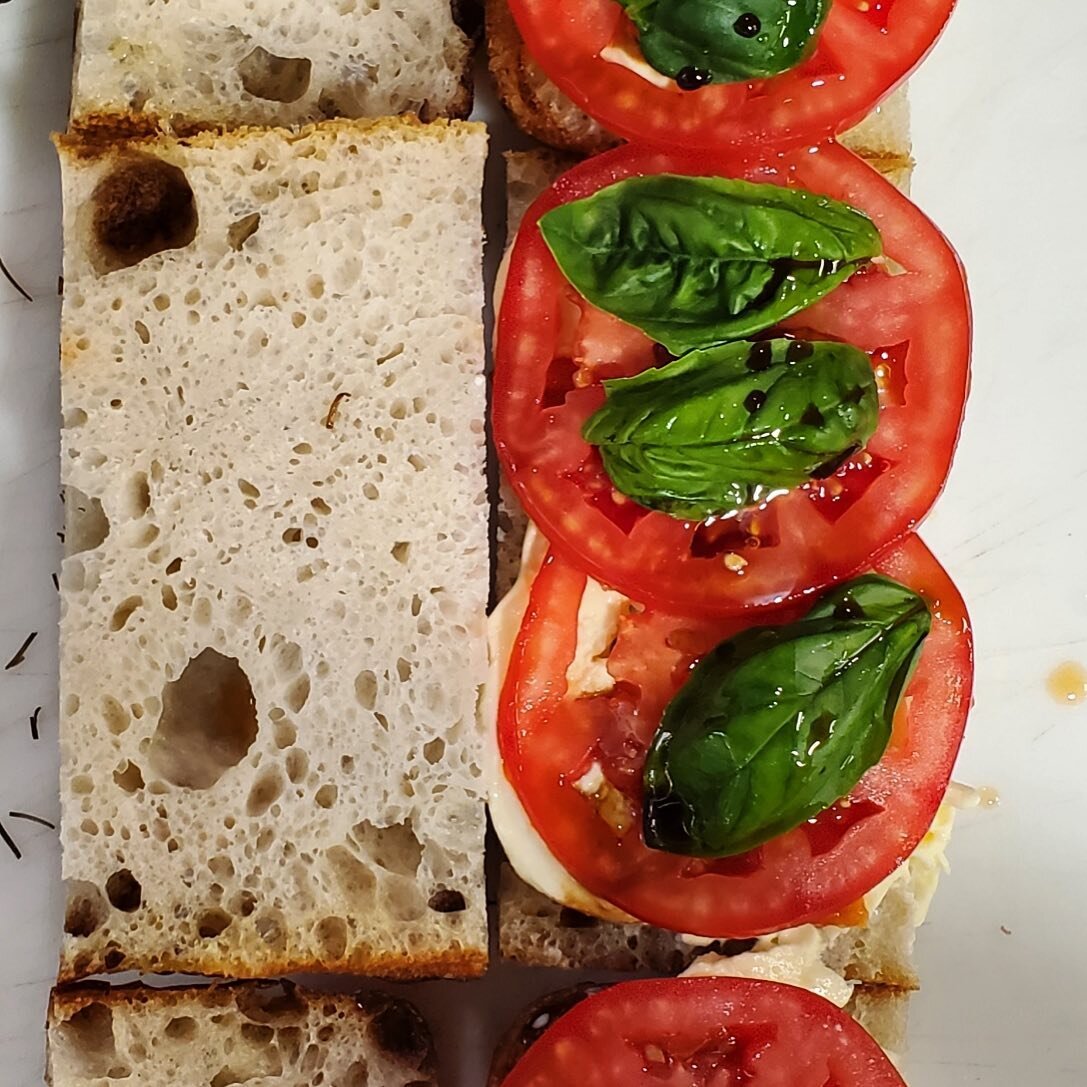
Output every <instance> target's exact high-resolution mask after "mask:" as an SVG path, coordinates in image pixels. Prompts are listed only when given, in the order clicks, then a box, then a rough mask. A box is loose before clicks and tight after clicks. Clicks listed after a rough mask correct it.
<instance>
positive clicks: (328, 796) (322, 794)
mask: <svg viewBox="0 0 1087 1087" xmlns="http://www.w3.org/2000/svg"><path fill="white" fill-rule="evenodd" d="M338 795H339V789H337V788H336V786H335V785H322V786H321V787H320V788H319V789H318V790H317V795H316V796H315V797H314V800H316V801H317V807H319V808H331V807H332V805H333V804H335V803H336V797H337V796H338Z"/></svg>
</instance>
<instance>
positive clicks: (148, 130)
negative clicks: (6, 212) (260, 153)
mask: <svg viewBox="0 0 1087 1087" xmlns="http://www.w3.org/2000/svg"><path fill="white" fill-rule="evenodd" d="M277 131H278V132H280V133H282V135H283V137H284V139H286V140H287V141H288V142H296V141H299V140H304V139H307V138H309V137H311V136H314V135H322V134H325V135H328V136H329V137H330V138H331V137H332V136H333V135H335V134H336V133H339V132H354V133H358V134H359V135H360V136H362V135H366V136H370V137H372V136H373V135H374V133H381V132H383V131H388V132H395V133H396V134H397V135H400V136H407V137H409V138H411V137H415V136H424V135H425V136H427V137H428V138H429V137H432V136H433V135H434V134H435V133H438V132H440V133H442V135H443V137H444V136H445V135H457V134H464V133H467V132H482V133H486V131H487V126H486V125H484V124H482V123H481V122H479V121H457V120H453V121H451V120H447V119H445V118H439V119H437V120H434V121H421V120H420V119H419V118H418V117H416V116H415V114H413V113H405V114H402V115H400V116H399V117H377V118H357V119H349V118H336V119H334V120H330V121H316V122H314V123H313V124H309V125H303V126H302V127H300V128H280V129H270V128H260V127H255V126H243V127H241V128H235V129H230V130H227V129H225V128H224V127H222V126H220V125H202V126H192V127H190V128H187V129H185V130H184V131H178V130H177V129H174V128H172V127H170V126H168V125H167V124H166V123H165V122H164V121H162V120H161V119H159V118H157V117H154V116H152V115H150V114H141V113H95V114H90V115H87V116H84V117H80V118H79V119H78V120H77V121H73V123H72V124H71V126H70V127H69V129H68V131H67V132H60V133H55V134H54V135H53V143H54V144H55V145H56V147H57V150H58V151H59V152H60V153H61V154H63V155H67V156H70V157H71V158H74V159H96V158H101V157H103V156H106V155H110V154H116V153H118V152H119V151H121V150H132V149H137V148H139V147H141V146H143V145H146V144H152V143H159V142H161V141H167V142H175V141H176V142H177V143H180V144H181V145H182V146H185V147H213V146H214V147H218V148H232V147H237V146H240V145H243V144H244V143H245V142H246V141H247V140H250V139H263V138H264V137H266V136H267V135H268V133H269V132H277Z"/></svg>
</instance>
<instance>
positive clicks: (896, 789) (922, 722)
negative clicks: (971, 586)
mask: <svg viewBox="0 0 1087 1087" xmlns="http://www.w3.org/2000/svg"><path fill="white" fill-rule="evenodd" d="M875 569H876V570H878V571H879V572H880V573H883V574H886V575H888V576H889V577H892V578H895V579H896V580H898V581H900V582H901V583H902V584H905V585H908V586H910V587H911V588H913V589H914V590H916V591H917V592H919V593H921V594H922V595H923V596H924V597H925V599H926V600H927V601H928V603H929V605H930V608H931V610H932V613H933V625H932V631H931V633H930V634H929V636H928V638H927V639H926V641H925V644H924V648H923V650H922V653H921V659H920V662H919V664H918V667H917V670H916V672H915V673H914V676H913V679H912V680H911V681H910V684H909V686H908V687H907V689H906V692H905V695H904V697H903V700H902V702H901V704H900V706H899V712H898V715H897V717H896V719H895V728H894V734H893V736H892V739H891V743H890V746H889V748H888V750H887V752H886V754H885V755H884V756H883V759H882V760H881V761H880V762H879V763H878V764H877V765H876V766H874V767H872V769H871V770H869V771H868V773H867V774H865V775H864V777H863V778H861V780H860V782H859V783H858V785H857V787H856V788H855V789H854V790H853V792H852V793H851V794H850V796H849V797H848V798H847V800H845V801H842V802H841V803H839V804H837V805H835V806H834V807H833V808H830V809H829V810H827V811H826V812H824V813H823V814H822V815H820V816H818V817H816V818H815V819H814V820H811V821H810V822H808V823H805V824H804V825H803V826H801V827H799V828H797V829H796V830H793V831H790V832H789V833H788V834H784V835H782V836H781V837H779V838H776V839H774V840H773V841H771V842H769V843H767V844H766V845H764V846H761V847H760V848H759V849H756V850H753V851H751V852H749V853H744V854H742V855H740V856H737V857H729V858H726V859H724V860H701V859H698V858H691V857H682V856H678V855H676V854H672V853H665V852H662V851H659V850H653V849H650V848H648V847H647V846H646V845H645V843H644V841H643V839H642V834H641V803H642V769H643V765H644V762H645V756H646V751H647V749H648V747H649V744H650V742H651V741H652V739H653V735H654V733H655V732H656V730H657V726H658V724H659V723H660V719H661V715H662V713H663V712H664V709H665V707H666V706H667V704H668V703H669V702H670V701H671V699H672V697H673V696H674V695H675V693H676V692H677V691H678V690H679V688H680V687H681V686H682V684H683V683H684V682H685V680H686V678H687V675H688V673H689V671H690V668H691V666H692V664H694V663H695V662H697V661H698V659H699V658H700V657H701V656H702V655H703V654H705V653H706V652H707V651H708V650H709V649H711V648H712V647H713V646H715V645H717V644H718V643H719V642H721V641H723V640H724V639H725V638H727V637H730V636H731V635H733V634H735V633H737V632H738V631H739V630H741V629H743V628H744V627H749V626H753V625H755V624H754V623H753V621H751V620H750V619H749V620H746V621H744V620H727V621H722V620H715V621H709V620H691V619H679V618H675V617H673V616H671V615H668V614H666V613H663V612H661V611H658V610H654V609H653V608H643V609H639V608H635V609H634V610H632V611H631V612H630V614H628V615H627V616H625V617H624V618H623V619H621V621H620V625H619V630H618V636H617V638H616V641H615V645H614V647H613V649H612V651H611V653H610V655H609V657H608V660H607V669H608V671H609V673H610V674H611V676H612V678H613V679H614V680H615V687H614V689H613V690H612V691H611V692H609V693H608V694H605V695H598V696H595V697H587V698H571V697H567V682H566V674H567V669H568V668H569V666H570V663H571V661H572V660H573V659H574V654H575V647H576V644H577V618H578V608H579V605H580V603H581V597H582V593H583V591H584V589H585V583H586V579H585V575H584V574H582V573H580V572H579V571H578V570H577V569H576V568H575V567H573V566H571V565H570V564H568V563H565V562H563V561H562V559H560V558H559V557H558V556H557V555H553V554H552V555H549V556H548V558H547V560H546V561H545V562H544V565H543V566H542V568H541V570H540V573H539V574H538V575H537V577H536V580H535V582H534V583H533V586H532V593H531V598H530V601H529V605H528V608H527V611H526V613H525V618H524V621H523V623H522V626H521V630H520V632H519V634H518V638H517V643H516V646H515V647H514V651H513V654H512V656H511V658H510V664H509V670H508V672H507V675H506V681H505V686H504V687H503V691H502V699H501V703H500V706H499V713H498V741H499V748H500V750H501V753H502V761H503V765H504V766H505V770H506V776H507V777H508V778H509V780H510V783H511V784H512V785H513V787H514V789H515V790H516V792H517V795H518V797H519V798H520V801H521V803H522V804H523V805H524V808H525V810H526V812H527V813H528V816H529V818H530V819H531V821H532V824H533V826H534V827H535V828H536V830H537V831H538V832H539V833H540V835H541V836H542V837H543V839H544V841H546V843H547V845H548V847H549V848H550V849H551V852H552V853H553V854H554V855H555V857H556V858H557V859H558V860H559V862H560V863H561V864H562V865H563V866H564V867H565V868H566V869H567V870H568V871H569V872H570V874H571V875H572V876H573V877H574V878H575V879H576V880H578V881H579V882H580V883H581V884H583V885H584V886H585V887H586V888H587V889H588V890H589V891H591V892H592V893H593V894H594V895H596V896H597V897H599V898H602V899H604V900H605V901H607V902H610V903H612V904H614V905H616V906H618V907H619V908H620V909H622V910H625V911H626V912H627V913H630V914H632V915H633V916H635V917H637V918H640V919H641V920H643V921H646V922H648V923H650V924H653V925H657V926H659V927H661V928H668V929H672V930H674V931H677V932H689V933H695V934H697V935H700V936H707V937H713V938H720V937H740V938H742V937H750V936H758V935H762V934H764V933H768V932H775V931H778V930H779V929H783V928H790V927H792V926H794V925H800V924H805V923H807V922H812V921H820V920H824V919H826V918H828V917H830V916H831V915H833V914H835V913H838V912H839V911H841V910H842V909H844V908H845V907H846V906H848V905H849V904H850V903H853V902H855V901H856V900H857V899H858V898H860V897H861V896H862V895H864V894H866V893H867V892H868V891H870V890H871V889H872V888H873V887H874V886H875V885H876V884H877V883H879V882H880V880H882V879H884V878H885V877H886V876H888V875H890V874H891V872H893V871H894V870H895V869H896V868H897V867H898V866H899V865H900V864H901V863H902V862H903V861H904V860H905V859H906V858H907V857H908V856H909V854H910V853H911V852H912V851H913V850H914V848H915V847H916V846H917V844H918V842H920V840H921V838H922V837H923V836H924V834H925V832H926V831H927V830H928V828H929V826H930V825H931V823H932V820H933V818H934V816H935V814H936V810H937V808H938V807H939V805H940V801H941V799H942V797H943V795H944V792H945V791H946V789H947V783H948V781H949V779H950V777H951V769H952V766H953V765H954V762H955V756H956V754H957V753H958V749H959V744H960V742H961V740H962V734H963V728H964V726H965V724H966V714H967V710H968V708H969V705H970V691H971V684H972V680H973V647H972V640H971V636H970V627H969V622H968V620H967V616H966V609H965V606H964V604H963V602H962V599H961V597H960V596H959V594H958V591H957V590H956V589H955V586H954V585H953V584H952V583H951V580H950V579H949V578H948V576H947V574H946V573H944V571H943V569H941V567H940V565H939V563H937V561H936V560H935V559H934V558H933V557H932V555H931V554H930V553H929V551H928V550H927V549H926V548H925V545H924V544H923V543H921V541H920V540H919V539H918V538H917V537H916V536H913V537H910V538H909V539H908V540H907V541H906V542H905V543H904V544H903V545H902V546H901V547H899V548H896V549H895V550H893V551H891V552H888V553H886V554H885V555H884V556H882V557H881V558H880V559H879V561H878V562H876V563H875ZM807 610H808V606H807V605H806V604H805V605H804V606H802V607H797V606H795V605H794V606H792V607H791V608H790V609H787V610H784V611H782V612H778V613H775V614H774V616H773V620H772V621H773V622H788V621H790V620H792V619H795V618H798V617H799V616H800V615H802V614H803V613H804V612H806V611H807ZM594 763H599V764H600V767H601V769H602V770H603V773H604V776H605V778H606V785H605V786H604V788H603V789H602V790H601V791H600V792H598V793H597V795H596V796H595V797H587V796H585V795H584V794H583V793H582V792H579V791H578V789H577V788H576V787H575V783H576V782H578V781H579V779H581V778H582V777H583V775H585V774H586V772H587V771H588V770H589V769H590V767H592V766H593V764H594Z"/></svg>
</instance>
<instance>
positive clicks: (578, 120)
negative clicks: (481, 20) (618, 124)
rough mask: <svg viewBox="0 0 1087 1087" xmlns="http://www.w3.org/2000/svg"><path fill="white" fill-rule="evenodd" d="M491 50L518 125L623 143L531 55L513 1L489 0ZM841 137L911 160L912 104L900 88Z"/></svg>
mask: <svg viewBox="0 0 1087 1087" xmlns="http://www.w3.org/2000/svg"><path fill="white" fill-rule="evenodd" d="M486 2H487V12H486V28H487V50H488V56H489V60H490V68H491V75H492V76H493V77H494V81H495V86H496V87H497V89H498V95H499V97H500V98H501V100H502V103H503V105H505V107H506V109H507V110H508V111H509V112H510V114H512V116H513V119H514V120H515V121H516V122H517V125H518V127H519V128H521V130H522V131H524V132H526V133H527V134H528V135H530V136H534V137H535V138H536V139H538V140H540V141H541V142H543V143H546V144H549V145H550V146H551V147H555V148H558V149H559V150H562V151H571V152H575V153H577V154H581V155H594V154H596V153H597V152H599V151H604V150H606V149H607V148H609V147H614V146H615V145H616V144H617V143H619V142H620V141H619V138H618V137H617V136H615V135H614V134H612V133H611V132H608V131H607V129H605V128H604V127H602V126H601V125H599V124H598V123H597V122H596V121H594V120H593V119H592V118H591V117H589V116H588V115H587V114H585V113H584V112H583V111H582V110H580V109H579V108H578V107H577V106H575V105H574V103H573V102H571V101H570V99H569V98H567V97H566V95H565V94H563V93H562V91H560V90H559V89H558V87H556V86H555V84H554V83H552V82H551V80H550V79H548V78H547V76H546V75H545V74H544V72H543V70H542V69H541V68H540V66H539V65H538V64H537V63H536V62H535V60H533V59H532V56H531V55H530V54H529V52H528V49H527V48H526V47H525V43H524V41H523V40H522V38H521V34H520V31H519V30H518V29H517V24H516V23H515V22H514V19H513V16H512V15H511V14H510V10H509V0H486ZM841 142H842V143H843V144H844V145H845V146H846V147H848V148H850V150H852V151H856V152H857V153H858V154H860V155H863V156H864V157H865V158H882V159H888V160H890V159H908V158H909V155H910V135H909V107H908V105H907V102H906V92H905V89H904V88H903V89H901V90H899V91H896V92H895V93H894V94H892V95H891V96H890V97H888V98H887V99H886V101H884V103H883V104H882V105H881V106H879V107H878V108H877V109H875V110H874V111H873V112H872V114H871V115H870V116H869V117H867V118H866V119H865V120H864V121H862V122H861V123H860V124H859V125H857V126H856V127H855V128H853V129H851V130H850V131H849V132H846V133H844V134H843V135H842V136H841Z"/></svg>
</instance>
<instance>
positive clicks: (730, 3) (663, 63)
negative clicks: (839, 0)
mask: <svg viewBox="0 0 1087 1087" xmlns="http://www.w3.org/2000/svg"><path fill="white" fill-rule="evenodd" d="M619 2H620V3H621V4H622V5H623V7H624V8H625V9H626V13H627V15H629V16H630V19H631V21H632V22H633V23H634V25H635V27H636V28H637V30H638V43H639V45H640V47H641V50H642V55H643V56H644V57H645V59H646V61H647V63H649V64H650V65H651V66H652V67H653V68H655V69H656V70H657V71H658V72H662V73H663V74H664V75H666V76H670V77H671V78H673V79H678V82H679V83H680V85H681V86H682V87H684V88H686V89H693V88H694V87H698V86H701V85H703V84H705V83H736V82H743V81H745V80H748V79H765V78H768V77H770V76H775V75H780V74H781V73H782V72H787V71H789V70H790V69H792V68H795V67H796V66H797V65H798V64H800V63H801V62H802V61H803V60H805V59H806V58H807V57H808V56H809V54H810V53H811V52H812V50H813V49H814V47H815V43H816V39H817V37H818V34H819V30H820V28H821V27H822V25H823V22H824V21H825V20H826V17H827V15H828V14H829V13H830V0H790V2H789V3H788V4H783V3H782V2H781V0H619ZM692 71H693V72H695V73H698V75H697V76H692V75H690V73H691V72H692Z"/></svg>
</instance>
